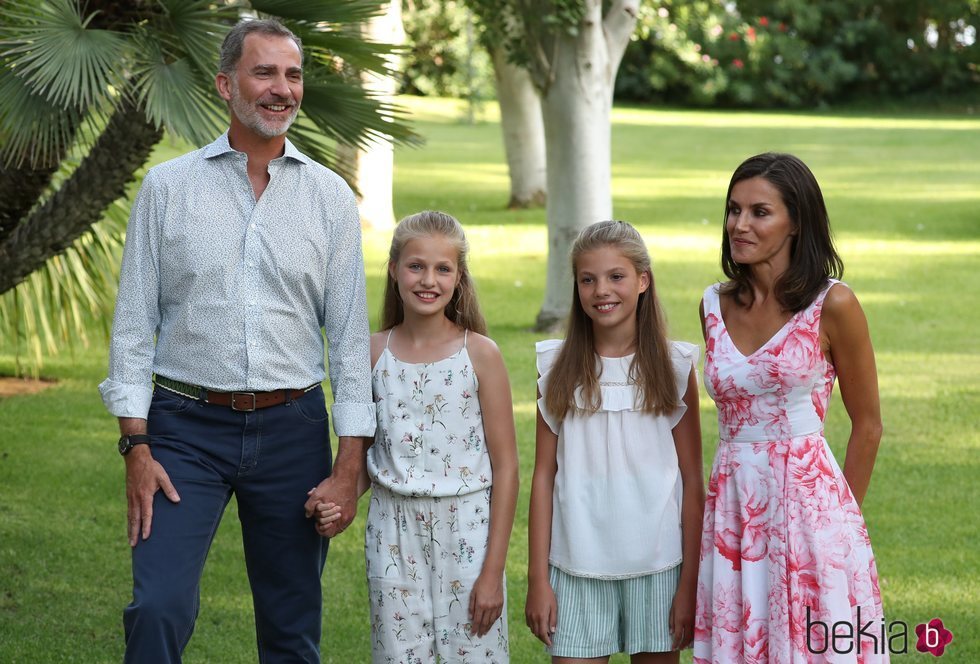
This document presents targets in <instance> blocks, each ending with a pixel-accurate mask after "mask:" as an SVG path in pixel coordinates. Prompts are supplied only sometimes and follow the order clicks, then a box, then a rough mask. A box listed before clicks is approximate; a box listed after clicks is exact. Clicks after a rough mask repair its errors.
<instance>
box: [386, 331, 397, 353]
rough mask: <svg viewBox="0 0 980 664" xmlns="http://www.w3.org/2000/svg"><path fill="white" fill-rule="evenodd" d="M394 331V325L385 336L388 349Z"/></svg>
mask: <svg viewBox="0 0 980 664" xmlns="http://www.w3.org/2000/svg"><path fill="white" fill-rule="evenodd" d="M394 331H395V328H394V327H391V328H388V336H387V337H385V350H388V344H389V343H391V333H392V332H394Z"/></svg>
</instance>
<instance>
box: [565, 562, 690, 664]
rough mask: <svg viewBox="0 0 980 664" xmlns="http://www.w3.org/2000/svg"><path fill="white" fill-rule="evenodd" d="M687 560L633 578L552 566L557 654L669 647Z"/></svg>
mask: <svg viewBox="0 0 980 664" xmlns="http://www.w3.org/2000/svg"><path fill="white" fill-rule="evenodd" d="M680 576H681V566H680V565H677V566H675V567H671V568H670V569H666V570H663V571H662V572H657V573H655V574H647V575H646V576H639V577H634V578H632V579H614V580H607V579H591V578H587V577H581V576H572V575H571V574H567V573H565V572H563V571H561V570H560V569H558V568H557V567H554V566H552V567H550V577H551V587H552V588H553V589H554V591H555V598H556V599H557V601H558V623H557V625H556V631H555V634H554V635H553V636H552V637H551V647H550V648H548V649H547V650H548V653H549V654H551V656H552V657H605V656H607V655H612V654H613V653H618V652H625V653H627V654H630V655H634V654H636V653H640V652H667V651H669V650H670V646H671V636H670V629H669V628H668V624H669V623H668V621H669V619H670V605H671V603H672V602H673V601H674V593H675V592H676V591H677V582H678V581H679V580H680Z"/></svg>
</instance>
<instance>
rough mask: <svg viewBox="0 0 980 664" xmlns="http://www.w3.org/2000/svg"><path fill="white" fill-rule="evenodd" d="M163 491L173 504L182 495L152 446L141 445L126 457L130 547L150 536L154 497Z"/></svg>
mask: <svg viewBox="0 0 980 664" xmlns="http://www.w3.org/2000/svg"><path fill="white" fill-rule="evenodd" d="M160 490H162V491H163V493H164V495H165V496H166V497H167V498H168V499H169V500H170V502H172V503H179V502H180V496H179V495H178V494H177V490H176V489H175V488H174V485H173V484H172V483H171V482H170V476H169V475H167V471H165V470H164V469H163V466H161V465H160V464H159V463H158V462H157V461H156V459H154V458H153V455H152V454H150V447H149V445H139V446H136V447H134V448H133V449H132V450H130V452H129V454H127V455H126V504H127V509H126V512H127V519H128V521H129V546H131V547H135V546H136V544H137V543H138V542H139V541H140V539H144V540H145V539H146V538H148V537H149V536H150V527H151V526H152V525H153V496H154V495H155V494H156V492H157V491H160Z"/></svg>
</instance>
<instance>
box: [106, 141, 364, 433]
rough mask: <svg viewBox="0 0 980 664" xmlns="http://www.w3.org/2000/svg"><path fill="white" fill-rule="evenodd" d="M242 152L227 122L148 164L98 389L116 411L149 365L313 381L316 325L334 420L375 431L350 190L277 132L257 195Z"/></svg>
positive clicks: (125, 413) (223, 378)
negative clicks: (278, 141)
mask: <svg viewBox="0 0 980 664" xmlns="http://www.w3.org/2000/svg"><path fill="white" fill-rule="evenodd" d="M247 161H248V157H247V155H246V154H245V153H242V152H238V151H236V150H234V149H232V147H231V146H230V145H229V143H228V136H227V133H226V134H223V135H222V136H220V137H219V138H218V139H217V140H216V141H214V142H213V143H211V144H210V145H208V146H206V147H204V148H201V149H199V150H195V151H194V152H190V153H188V154H186V155H183V156H181V157H178V158H176V159H173V160H171V161H168V162H166V163H163V164H160V165H158V166H155V167H154V168H151V169H150V171H149V172H148V173H147V174H146V177H145V178H144V180H143V186H142V187H141V188H140V191H139V194H138V195H137V197H136V201H135V202H134V204H133V209H132V213H131V215H130V219H129V226H128V229H127V233H126V247H125V250H124V252H123V262H122V271H121V274H120V282H119V296H118V299H117V300H116V313H115V318H114V320H113V325H112V342H111V345H110V351H109V377H108V378H107V379H106V380H105V381H104V382H103V383H102V384H101V385H99V390H100V392H101V393H102V400H103V401H104V402H105V405H106V407H107V408H108V409H109V411H110V412H111V413H112V414H113V415H115V416H117V417H137V418H145V417H146V415H147V412H148V411H149V407H150V400H151V396H152V382H151V381H152V375H153V374H159V375H162V376H166V377H167V378H171V379H174V380H178V381H182V382H185V383H192V384H194V385H200V386H202V387H205V388H208V389H211V390H219V391H225V392H232V391H268V390H276V389H283V388H301V387H305V386H307V385H312V384H314V383H319V382H321V381H322V380H323V379H324V377H325V372H324V361H323V359H324V340H323V335H322V334H321V329H322V330H323V331H324V332H325V333H326V338H327V347H328V354H329V369H330V383H331V385H332V387H333V394H334V405H333V410H332V414H333V420H334V430H335V431H336V432H337V435H339V436H370V435H373V433H374V428H375V421H376V420H375V409H374V403H373V400H372V396H371V373H370V350H369V330H368V321H367V305H366V296H365V285H364V263H363V258H362V253H361V230H360V221H359V218H358V213H357V206H356V203H355V199H354V195H353V193H352V192H351V190H350V188H349V187H348V186H347V184H346V183H345V182H344V181H343V179H341V178H340V177H339V176H338V175H337V174H335V173H333V172H332V171H330V170H329V169H327V168H325V167H323V166H321V165H320V164H317V163H316V162H314V161H313V160H311V159H310V158H308V157H307V156H305V155H303V154H302V153H300V152H299V151H298V150H297V149H296V148H295V147H294V146H293V145H292V143H290V142H289V141H288V140H287V141H286V147H285V152H284V154H283V156H282V157H279V158H277V159H273V160H272V161H271V162H270V163H269V175H270V181H269V184H268V186H267V188H266V189H265V192H264V193H263V194H262V196H261V198H259V200H258V201H256V200H255V195H254V193H253V191H252V185H251V183H250V182H249V179H248V174H247V172H246V164H247ZM154 337H156V343H154Z"/></svg>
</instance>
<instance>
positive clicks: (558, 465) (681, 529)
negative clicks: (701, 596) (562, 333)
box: [525, 221, 704, 664]
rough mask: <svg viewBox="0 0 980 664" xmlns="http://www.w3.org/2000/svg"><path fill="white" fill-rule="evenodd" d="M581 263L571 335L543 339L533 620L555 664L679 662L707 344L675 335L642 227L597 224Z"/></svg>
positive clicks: (693, 574)
mask: <svg viewBox="0 0 980 664" xmlns="http://www.w3.org/2000/svg"><path fill="white" fill-rule="evenodd" d="M572 268H573V272H574V275H575V283H574V287H573V304H572V311H571V315H570V317H569V323H568V333H567V335H566V337H565V340H564V341H560V340H549V341H542V342H539V343H538V345H537V364H538V373H539V375H540V378H539V379H538V389H539V393H540V396H541V398H539V399H538V424H537V452H536V456H535V462H534V480H533V484H532V489H531V514H530V523H529V537H528V539H529V545H530V546H529V562H528V592H527V605H526V610H525V613H526V617H527V624H528V626H529V627H530V628H531V631H533V632H534V634H535V635H536V636H537V637H538V638H539V639H541V641H543V642H544V643H545V645H546V646H547V647H548V651H549V652H550V653H551V655H552V658H553V661H554V662H562V663H570V662H579V661H585V660H588V661H589V662H606V661H608V659H609V656H610V655H611V654H613V653H617V652H626V653H628V654H629V655H630V659H631V661H632V662H633V663H634V664H639V663H641V662H643V663H655V662H664V663H666V662H677V661H678V652H677V649H679V648H682V647H685V646H687V645H689V644H690V642H691V639H692V638H693V628H694V598H695V590H696V580H697V556H698V542H699V539H700V532H701V515H702V509H703V506H704V489H703V480H702V467H701V433H700V423H699V417H698V388H697V380H696V377H695V365H696V363H697V346H694V345H692V344H687V343H682V342H677V341H673V342H672V341H668V340H667V337H666V334H665V331H666V330H665V324H664V320H663V317H662V315H661V308H660V304H659V303H658V301H657V296H656V293H655V291H654V287H653V274H652V272H651V270H650V256H649V254H648V253H647V250H646V247H645V246H644V244H643V239H642V238H641V237H640V234H639V233H637V232H636V230H635V229H634V228H633V227H632V226H630V225H629V224H626V223H624V222H616V221H608V222H600V223H598V224H593V225H592V226H589V227H588V228H586V229H585V230H583V231H582V233H581V234H580V235H579V237H578V238H577V239H576V241H575V243H574V245H573V247H572Z"/></svg>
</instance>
